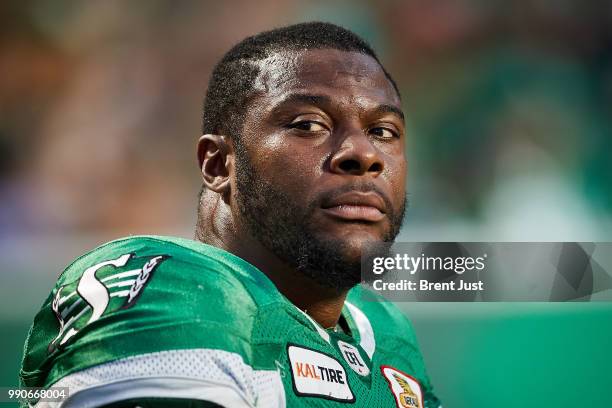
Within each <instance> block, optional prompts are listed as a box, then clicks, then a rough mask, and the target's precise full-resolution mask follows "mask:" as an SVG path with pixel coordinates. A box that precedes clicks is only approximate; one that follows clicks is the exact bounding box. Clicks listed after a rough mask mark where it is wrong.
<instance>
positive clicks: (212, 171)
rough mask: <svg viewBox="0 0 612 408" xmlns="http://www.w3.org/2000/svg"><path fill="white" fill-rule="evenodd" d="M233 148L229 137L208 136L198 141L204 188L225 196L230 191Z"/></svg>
mask: <svg viewBox="0 0 612 408" xmlns="http://www.w3.org/2000/svg"><path fill="white" fill-rule="evenodd" d="M232 160H233V148H232V144H231V143H229V142H228V140H227V137H225V136H221V135H211V134H206V135H203V136H202V137H200V140H198V163H199V164H200V170H201V171H202V179H203V181H204V186H205V187H206V188H207V189H209V190H212V191H214V192H216V193H219V194H221V195H222V196H225V195H226V194H227V193H229V190H230V170H231V168H232V166H233V162H232Z"/></svg>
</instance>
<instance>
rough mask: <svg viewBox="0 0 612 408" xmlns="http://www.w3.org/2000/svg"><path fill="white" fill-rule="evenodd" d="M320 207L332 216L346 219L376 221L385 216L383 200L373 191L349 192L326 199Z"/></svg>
mask: <svg viewBox="0 0 612 408" xmlns="http://www.w3.org/2000/svg"><path fill="white" fill-rule="evenodd" d="M321 208H323V211H325V212H326V213H327V214H329V215H330V216H332V217H335V218H340V219H343V220H348V221H369V222H377V221H380V220H382V219H383V218H385V212H386V208H385V201H384V200H383V199H382V197H380V196H379V195H378V194H376V193H374V192H368V193H362V192H349V193H344V194H340V195H338V196H336V197H333V198H332V199H330V200H328V201H326V202H325V203H324V204H323V205H322V206H321Z"/></svg>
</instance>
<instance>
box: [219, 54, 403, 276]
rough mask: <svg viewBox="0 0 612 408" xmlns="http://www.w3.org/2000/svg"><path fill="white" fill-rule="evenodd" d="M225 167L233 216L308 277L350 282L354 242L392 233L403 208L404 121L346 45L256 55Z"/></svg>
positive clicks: (355, 271)
mask: <svg viewBox="0 0 612 408" xmlns="http://www.w3.org/2000/svg"><path fill="white" fill-rule="evenodd" d="M256 86H257V90H258V91H257V92H256V95H255V97H254V98H253V99H251V100H250V102H249V106H248V109H247V114H246V118H245V122H244V127H243V132H242V138H241V142H240V143H238V145H237V146H235V150H236V171H235V174H232V175H231V176H232V180H231V183H232V197H231V200H232V204H234V205H232V206H231V207H232V211H234V218H235V219H237V220H239V221H238V222H239V223H240V224H241V225H244V227H245V228H246V229H247V231H248V233H250V234H251V235H252V236H253V237H255V238H256V239H258V240H259V241H260V242H261V243H262V244H263V245H264V246H265V247H267V248H268V249H269V250H271V251H272V252H273V253H274V254H276V255H277V256H278V257H280V258H281V259H283V260H284V261H286V262H287V263H289V264H290V265H292V266H294V267H295V268H297V269H298V270H299V271H301V272H302V273H304V274H306V275H308V276H310V277H312V278H313V279H315V280H317V281H318V282H320V283H322V284H324V285H326V286H331V287H335V288H349V287H351V286H353V285H355V284H356V283H358V282H359V281H360V258H361V251H362V248H363V246H364V245H365V244H366V243H367V242H371V241H392V240H393V239H394V238H395V236H396V235H397V233H398V232H399V228H400V226H401V222H402V218H403V213H404V208H405V178H406V159H405V154H404V144H405V126H404V120H403V114H402V113H401V105H400V100H399V97H398V95H397V93H396V91H395V89H394V88H393V86H392V85H391V83H390V82H389V80H388V79H387V77H386V76H385V74H384V72H383V71H382V69H381V67H380V66H379V64H378V63H377V62H376V61H375V60H374V59H373V58H371V57H369V56H366V55H364V54H361V53H356V52H344V51H339V50H331V49H323V50H309V51H300V52H286V53H277V54H274V55H273V56H272V57H270V58H268V59H267V60H264V61H263V62H261V67H260V73H259V76H258V78H257V81H256Z"/></svg>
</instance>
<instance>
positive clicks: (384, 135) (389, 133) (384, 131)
mask: <svg viewBox="0 0 612 408" xmlns="http://www.w3.org/2000/svg"><path fill="white" fill-rule="evenodd" d="M370 133H372V134H374V135H375V136H378V137H380V138H381V139H393V138H396V137H398V134H397V132H395V131H393V130H391V129H388V128H385V127H376V128H372V129H370Z"/></svg>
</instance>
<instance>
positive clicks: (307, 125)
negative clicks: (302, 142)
mask: <svg viewBox="0 0 612 408" xmlns="http://www.w3.org/2000/svg"><path fill="white" fill-rule="evenodd" d="M289 128H291V129H298V130H303V131H305V132H321V131H325V130H327V128H326V127H325V125H323V124H322V123H320V122H316V121H314V120H300V121H298V122H294V123H291V124H290V125H289Z"/></svg>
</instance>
